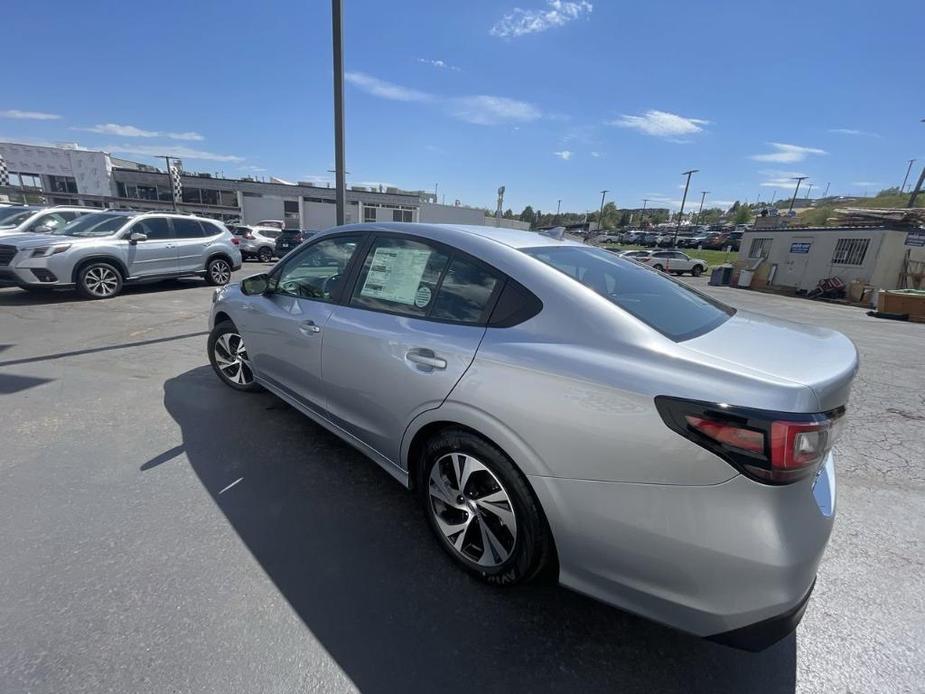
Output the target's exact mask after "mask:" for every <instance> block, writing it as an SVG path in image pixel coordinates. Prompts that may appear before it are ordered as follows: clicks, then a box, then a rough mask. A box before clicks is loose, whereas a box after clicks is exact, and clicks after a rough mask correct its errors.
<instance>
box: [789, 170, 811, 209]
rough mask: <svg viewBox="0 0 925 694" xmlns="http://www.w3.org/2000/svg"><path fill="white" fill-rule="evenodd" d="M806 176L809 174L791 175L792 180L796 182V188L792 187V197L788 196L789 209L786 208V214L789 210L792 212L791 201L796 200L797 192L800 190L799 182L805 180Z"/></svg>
mask: <svg viewBox="0 0 925 694" xmlns="http://www.w3.org/2000/svg"><path fill="white" fill-rule="evenodd" d="M807 178H809V176H794V177H793V180H794V181H796V182H797V187H796V188H795V189H794V191H793V197H792V198H790V209H789V210H787V214H788V215H789V214H790V213H791V212H793V203H795V202H796V201H797V193H799V192H800V184H801V183H802V182H803V181H805V180H806V179H807Z"/></svg>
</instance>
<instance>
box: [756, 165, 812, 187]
mask: <svg viewBox="0 0 925 694" xmlns="http://www.w3.org/2000/svg"><path fill="white" fill-rule="evenodd" d="M758 173H759V174H760V175H761V176H763V177H764V179H765V180H764V181H762V182H761V183H760V184H759V185H762V186H764V187H765V188H793V187H794V186H795V185H796V181H795V180H794V179H795V178H802V177H804V176H806V174H804V173H800V172H799V171H780V170H779V169H764V170H762V171H759V172H758Z"/></svg>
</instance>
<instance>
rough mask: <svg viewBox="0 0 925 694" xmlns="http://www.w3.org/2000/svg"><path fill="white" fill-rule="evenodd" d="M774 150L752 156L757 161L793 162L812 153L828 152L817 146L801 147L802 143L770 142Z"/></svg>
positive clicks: (801, 159)
mask: <svg viewBox="0 0 925 694" xmlns="http://www.w3.org/2000/svg"><path fill="white" fill-rule="evenodd" d="M768 144H769V145H770V146H771V148H772V149H773V150H774V151H773V152H769V153H767V154H753V155H752V156H751V158H752V159H754V160H755V161H773V162H778V163H781V164H791V163H793V162H797V161H803V160H804V159H806V157H807V156H808V155H810V154H828V152H826V151H825V150H824V149H818V148H816V147H801V146H800V145H788V144H784V143H782V142H769V143H768Z"/></svg>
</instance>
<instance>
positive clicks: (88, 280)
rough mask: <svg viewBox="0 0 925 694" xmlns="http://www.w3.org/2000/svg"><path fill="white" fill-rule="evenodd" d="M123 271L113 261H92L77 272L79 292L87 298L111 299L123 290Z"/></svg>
mask: <svg viewBox="0 0 925 694" xmlns="http://www.w3.org/2000/svg"><path fill="white" fill-rule="evenodd" d="M122 282H123V280H122V273H121V272H120V271H119V268H117V267H116V266H115V265H113V264H112V263H107V262H105V261H101V260H99V261H91V262H89V263H87V264H86V265H84V266H83V267H81V268H80V270H79V271H78V273H77V292H78V293H79V294H80V295H81V296H82V297H84V298H85V299H111V298H112V297H114V296H116V295H117V294H118V293H119V292H121V291H122Z"/></svg>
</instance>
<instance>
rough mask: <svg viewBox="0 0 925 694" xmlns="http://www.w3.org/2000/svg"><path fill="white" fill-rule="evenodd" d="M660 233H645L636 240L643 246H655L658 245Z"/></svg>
mask: <svg viewBox="0 0 925 694" xmlns="http://www.w3.org/2000/svg"><path fill="white" fill-rule="evenodd" d="M659 236H661V234H655V233H648V232H647V233H645V234H643V235H642V237H641V238H640V239H639V240H638V241H637V242H636V243H637V244H639V245H640V246H645V247H646V248H655V246H657V245H658V238H659Z"/></svg>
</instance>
